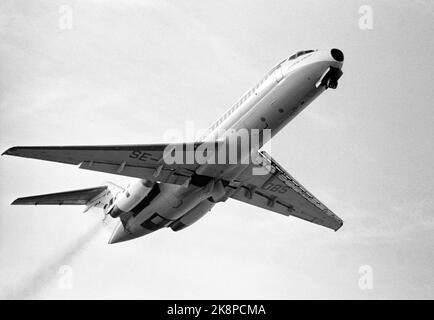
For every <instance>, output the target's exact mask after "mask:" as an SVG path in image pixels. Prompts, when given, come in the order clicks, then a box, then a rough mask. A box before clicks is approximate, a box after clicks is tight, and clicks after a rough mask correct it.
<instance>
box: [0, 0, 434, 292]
mask: <svg viewBox="0 0 434 320" xmlns="http://www.w3.org/2000/svg"><path fill="white" fill-rule="evenodd" d="M366 5H367V6H369V8H370V10H372V20H370V21H371V22H372V28H368V29H366V28H363V27H362V28H361V27H360V26H361V25H360V19H361V17H362V16H363V15H364V14H365V13H366V12H365V11H363V10H362V11H359V10H361V9H360V7H361V6H366ZM362 8H366V7H362ZM433 14H434V3H433V2H432V1H428V0H427V1H404V0H401V1H393V2H392V1H373V0H370V1H369V0H368V1H366V0H365V1H356V0H354V1H337V0H336V1H334V0H331V1H319V0H318V1H288V0H279V1H257V0H255V1H252V0H249V1H226V0H219V1H208V0H206V1H189V0H183V1H160V0H159V1H122V2H119V1H92V0H88V1H69V0H66V1H62V3H61V4H60V3H59V2H58V1H40V0H37V1H23V0H18V1H16V0H14V1H7V0H1V1H0V70H1V72H0V149H1V151H4V150H6V149H7V148H9V147H12V146H15V145H86V144H134V143H137V144H146V143H163V142H169V140H170V138H169V134H168V132H173V130H179V131H180V132H181V133H183V132H185V128H186V127H188V126H191V125H194V127H195V128H197V129H200V128H206V127H208V126H209V125H210V124H211V123H212V122H213V121H214V120H215V119H216V118H217V117H219V116H220V115H222V114H223V113H224V112H225V111H226V110H227V109H228V108H229V107H230V106H231V104H232V103H234V102H235V101H236V100H237V99H238V98H239V97H240V96H241V95H242V94H243V93H244V92H245V91H246V90H247V89H248V88H249V87H251V86H252V85H254V84H255V83H256V82H257V81H259V80H260V79H261V78H262V77H263V75H265V74H266V72H267V71H268V70H269V69H271V68H272V67H273V66H274V65H275V64H276V63H278V62H279V61H281V60H282V59H283V58H285V57H287V56H289V55H291V54H293V53H295V52H296V51H299V50H306V49H328V48H332V47H336V48H340V49H341V50H342V51H343V52H344V54H345V63H344V66H343V71H344V75H343V76H342V78H341V79H340V81H339V86H338V88H337V90H327V91H326V92H325V93H324V94H323V95H321V96H320V97H319V98H318V99H317V100H315V101H314V102H313V103H312V104H311V105H309V106H308V107H307V108H306V109H305V110H304V111H303V112H302V113H301V114H300V115H298V116H297V117H296V118H295V119H294V120H293V121H292V122H291V123H289V124H288V125H287V126H286V127H285V128H284V129H283V130H282V131H281V132H279V134H278V135H277V136H276V137H275V138H273V141H272V150H273V157H274V158H275V159H276V160H277V161H278V162H279V163H280V164H281V165H282V166H283V167H284V168H285V169H286V170H287V171H288V172H289V173H291V175H293V176H295V177H296V179H297V180H299V181H300V182H301V183H302V184H303V185H304V186H305V187H306V188H307V189H308V190H309V191H310V192H311V193H312V194H314V195H315V196H316V197H317V198H318V199H320V200H321V201H322V202H324V203H325V204H326V205H327V206H328V207H329V208H330V209H332V210H333V211H334V212H335V213H336V214H337V215H339V216H340V217H341V218H342V219H343V220H344V221H345V224H344V226H343V227H342V228H341V229H340V230H339V231H338V232H333V231H331V230H329V229H327V228H323V227H320V226H317V225H313V224H310V223H307V222H304V221H302V220H299V219H296V218H291V217H285V216H281V215H279V214H275V213H272V212H270V211H266V210H263V209H260V208H256V207H252V206H249V205H247V204H244V203H241V202H237V201H236V200H228V201H227V202H226V203H224V204H218V205H216V207H214V209H213V210H212V211H211V212H210V213H209V214H208V215H206V216H205V217H204V218H203V219H201V220H200V221H198V222H197V223H196V224H194V225H192V226H190V227H189V228H187V229H185V230H183V231H180V232H177V233H175V232H172V231H171V230H170V229H165V230H160V231H158V232H155V233H152V234H150V235H148V236H146V237H142V238H139V239H136V240H133V241H129V242H124V243H120V244H116V245H108V244H107V242H108V239H109V236H110V232H111V230H112V228H113V225H112V224H104V223H102V222H101V218H102V213H101V212H98V211H95V212H94V211H92V212H88V213H82V210H83V208H81V207H75V206H71V207H67V206H64V207H63V206H62V207H57V206H55V207H50V206H47V207H42V206H41V207H32V206H29V207H25V206H24V207H20V206H10V203H11V202H12V201H13V200H14V199H16V198H17V197H20V196H28V195H34V194H43V193H51V192H58V191H65V190H72V189H79V188H87V187H94V186H99V185H101V184H102V183H104V181H107V180H108V181H113V182H115V183H118V184H121V185H126V184H127V183H128V181H129V179H127V178H124V177H121V176H117V175H109V174H104V173H98V172H89V171H85V170H79V169H78V168H76V167H74V166H69V165H64V164H57V163H50V162H43V161H38V160H30V159H21V158H15V157H1V158H0V298H6V299H10V298H12V299H13V298H25V299H391V298H393V299H433V298H434V267H433V266H434V232H433V229H434V196H433V195H434V139H433V138H434V108H433V106H434V90H433V89H432V80H433V76H432V75H433V74H434V64H433V60H432V59H433V57H434V37H433V32H434V19H433ZM65 17H66V18H65ZM362 18H363V17H362ZM65 19H66V20H65ZM180 138H181V139H180V141H182V135H180Z"/></svg>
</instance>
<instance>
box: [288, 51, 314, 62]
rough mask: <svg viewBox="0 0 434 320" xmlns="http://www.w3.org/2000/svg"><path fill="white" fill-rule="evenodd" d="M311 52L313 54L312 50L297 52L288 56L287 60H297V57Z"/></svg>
mask: <svg viewBox="0 0 434 320" xmlns="http://www.w3.org/2000/svg"><path fill="white" fill-rule="evenodd" d="M311 52H313V50H305V51H299V52H297V53H296V54H293V55H292V56H290V57H289V58H288V60H293V59H295V58H298V57H300V56H302V55H304V54H307V53H311Z"/></svg>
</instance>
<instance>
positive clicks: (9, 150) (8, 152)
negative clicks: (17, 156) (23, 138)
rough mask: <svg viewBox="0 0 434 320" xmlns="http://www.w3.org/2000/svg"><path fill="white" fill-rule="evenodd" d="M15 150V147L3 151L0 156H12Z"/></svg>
mask: <svg viewBox="0 0 434 320" xmlns="http://www.w3.org/2000/svg"><path fill="white" fill-rule="evenodd" d="M16 149H17V147H12V148H9V149H7V150H5V151H4V152H3V153H2V156H4V155H13V154H14V151H15V150H16Z"/></svg>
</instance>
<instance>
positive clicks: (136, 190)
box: [107, 180, 155, 218]
mask: <svg viewBox="0 0 434 320" xmlns="http://www.w3.org/2000/svg"><path fill="white" fill-rule="evenodd" d="M154 184H155V183H154V182H151V181H148V180H139V181H136V182H135V183H133V184H130V185H128V186H127V188H126V189H125V190H124V191H123V192H119V193H117V194H116V195H115V196H114V197H113V198H112V199H111V200H110V202H109V207H108V209H107V211H108V214H110V216H112V218H117V217H119V216H120V215H121V214H123V213H125V212H130V211H131V210H132V209H133V208H134V207H136V206H137V205H138V204H139V203H140V202H141V201H142V200H143V199H144V198H145V197H146V196H147V195H148V193H149V192H150V191H151V190H152V187H153V186H154Z"/></svg>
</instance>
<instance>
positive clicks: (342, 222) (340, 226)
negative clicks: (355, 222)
mask: <svg viewBox="0 0 434 320" xmlns="http://www.w3.org/2000/svg"><path fill="white" fill-rule="evenodd" d="M343 225H344V221H343V220H341V222H340V224H339V226H338V227H337V228H336V229H335V232H336V231H338V230H339V229H340V228H342V226H343Z"/></svg>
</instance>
